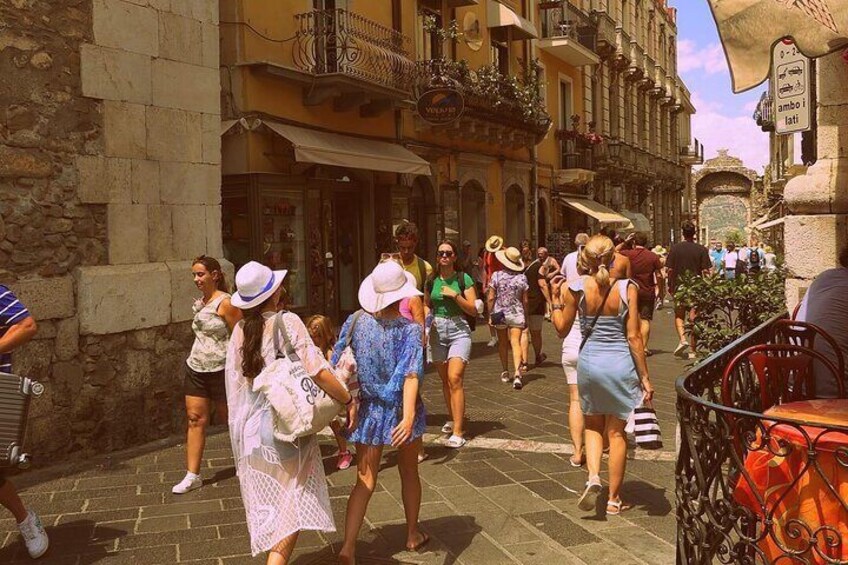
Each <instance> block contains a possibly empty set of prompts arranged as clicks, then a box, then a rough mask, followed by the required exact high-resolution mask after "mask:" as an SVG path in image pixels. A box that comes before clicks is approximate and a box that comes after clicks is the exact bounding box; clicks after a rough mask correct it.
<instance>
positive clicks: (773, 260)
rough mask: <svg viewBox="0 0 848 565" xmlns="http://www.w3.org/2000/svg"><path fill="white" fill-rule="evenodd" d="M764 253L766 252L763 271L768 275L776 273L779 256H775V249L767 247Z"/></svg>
mask: <svg viewBox="0 0 848 565" xmlns="http://www.w3.org/2000/svg"><path fill="white" fill-rule="evenodd" d="M763 251H764V252H765V253H764V254H763V269H764V270H765V272H766V274H770V273H774V272H775V271H777V255H775V254H774V248H772V247H771V246H770V245H766V246H765V249H763Z"/></svg>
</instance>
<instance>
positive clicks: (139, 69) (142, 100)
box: [80, 44, 151, 104]
mask: <svg viewBox="0 0 848 565" xmlns="http://www.w3.org/2000/svg"><path fill="white" fill-rule="evenodd" d="M80 75H81V77H82V94H83V96H88V97H89V98H100V99H103V100H125V101H127V102H137V103H139V104H150V101H151V97H150V57H149V56H148V55H141V54H138V53H130V52H128V51H122V50H120V49H112V48H109V47H100V46H97V45H88V44H84V45H82V46H81V47H80Z"/></svg>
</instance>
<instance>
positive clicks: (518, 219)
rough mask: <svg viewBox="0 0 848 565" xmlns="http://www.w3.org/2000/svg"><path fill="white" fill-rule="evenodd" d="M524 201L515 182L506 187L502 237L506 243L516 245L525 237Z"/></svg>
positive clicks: (521, 192)
mask: <svg viewBox="0 0 848 565" xmlns="http://www.w3.org/2000/svg"><path fill="white" fill-rule="evenodd" d="M526 202H527V201H526V198H525V197H524V191H523V190H521V187H520V186H518V185H517V184H514V185H512V186H510V187H509V188H507V189H506V194H505V195H504V214H505V222H504V228H505V233H504V237H505V238H506V245H511V246H513V247H518V246H519V245H520V244H521V242H522V240H524V239H526V238H527V229H526V221H525V220H526V217H527V204H526Z"/></svg>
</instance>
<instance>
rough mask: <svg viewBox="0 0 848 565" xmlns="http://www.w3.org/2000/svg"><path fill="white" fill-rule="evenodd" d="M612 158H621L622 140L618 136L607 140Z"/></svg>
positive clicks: (615, 159)
mask: <svg viewBox="0 0 848 565" xmlns="http://www.w3.org/2000/svg"><path fill="white" fill-rule="evenodd" d="M607 148H608V149H609V156H610V159H611V160H613V161H616V162H618V161H619V160H620V159H621V140H619V139H618V138H613V139H610V140H609V141H608V142H607Z"/></svg>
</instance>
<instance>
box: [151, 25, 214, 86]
mask: <svg viewBox="0 0 848 565" xmlns="http://www.w3.org/2000/svg"><path fill="white" fill-rule="evenodd" d="M201 25H202V24H201V23H200V22H199V21H198V20H195V19H192V18H185V17H183V16H179V15H177V14H173V13H170V12H160V13H159V57H162V58H165V59H172V60H174V61H182V62H184V63H191V64H194V65H200V64H201V63H202V61H203V55H202V51H203V41H202V39H201ZM216 68H217V63H216ZM154 72H155V70H154Z"/></svg>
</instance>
